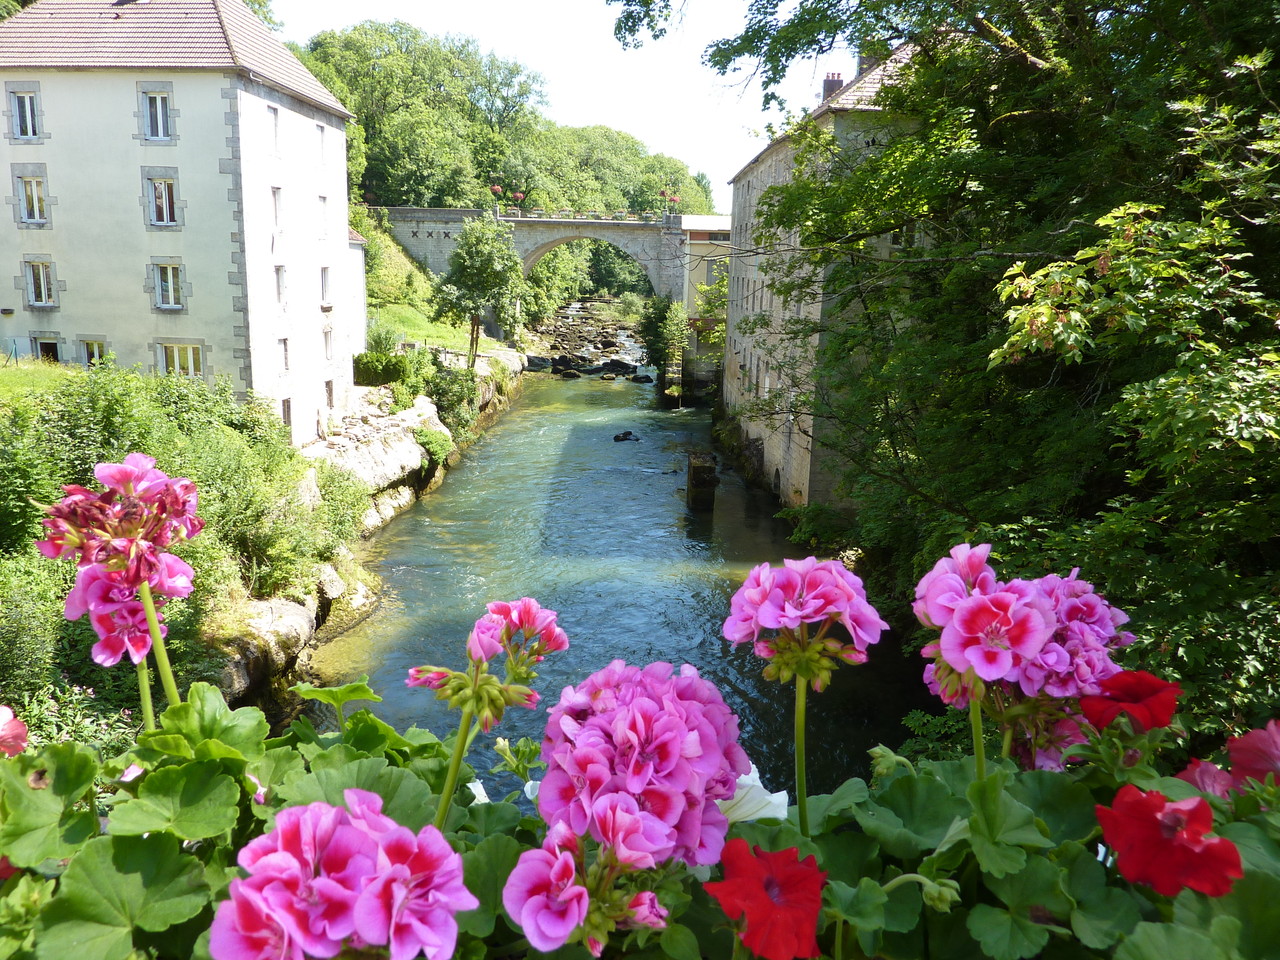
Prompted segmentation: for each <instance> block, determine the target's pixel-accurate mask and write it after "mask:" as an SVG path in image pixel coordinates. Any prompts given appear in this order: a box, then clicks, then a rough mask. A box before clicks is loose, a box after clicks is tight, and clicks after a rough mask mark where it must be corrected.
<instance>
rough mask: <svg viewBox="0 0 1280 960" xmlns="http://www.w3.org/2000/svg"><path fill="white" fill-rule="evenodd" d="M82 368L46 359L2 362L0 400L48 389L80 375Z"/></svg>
mask: <svg viewBox="0 0 1280 960" xmlns="http://www.w3.org/2000/svg"><path fill="white" fill-rule="evenodd" d="M80 373H82V371H81V370H79V369H78V368H75V367H64V366H61V365H59V364H56V363H48V362H46V361H44V360H32V359H30V358H23V359H21V360H17V361H13V360H11V361H9V362H8V363H3V364H0V401H4V400H8V399H9V398H10V397H16V396H20V395H22V394H24V393H30V392H31V391H33V390H46V389H48V388H50V387H52V386H54V385H55V384H56V383H58V382H59V381H61V380H64V379H66V378H67V377H74V376H79V375H80Z"/></svg>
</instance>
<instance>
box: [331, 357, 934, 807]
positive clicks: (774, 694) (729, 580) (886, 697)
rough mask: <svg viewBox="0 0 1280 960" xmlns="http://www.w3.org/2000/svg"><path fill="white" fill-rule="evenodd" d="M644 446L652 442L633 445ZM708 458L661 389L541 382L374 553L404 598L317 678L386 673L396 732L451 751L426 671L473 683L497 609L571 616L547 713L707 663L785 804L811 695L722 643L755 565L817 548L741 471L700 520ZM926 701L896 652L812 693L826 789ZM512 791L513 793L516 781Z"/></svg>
mask: <svg viewBox="0 0 1280 960" xmlns="http://www.w3.org/2000/svg"><path fill="white" fill-rule="evenodd" d="M626 430H630V431H632V433H634V434H635V435H637V436H639V438H640V440H639V441H638V442H615V441H614V439H613V437H614V435H615V434H619V433H622V432H623V431H626ZM709 448H710V421H709V418H708V415H707V413H706V411H704V410H693V409H686V410H659V409H657V408H655V406H654V390H653V387H652V386H645V385H641V384H633V383H630V382H627V381H621V380H619V381H614V382H607V381H601V380H598V379H588V378H583V379H580V380H575V381H562V380H560V379H558V378H552V377H550V376H549V375H541V374H538V375H528V376H526V377H525V389H524V393H523V395H522V396H521V398H520V399H519V400H518V401H517V402H516V403H515V404H514V406H513V407H512V409H511V410H510V411H508V412H507V413H506V414H505V415H504V417H503V419H502V420H501V421H500V422H499V423H498V424H497V425H496V426H494V427H493V428H491V429H490V431H489V432H488V433H487V434H486V435H485V436H484V438H483V439H481V440H480V441H479V442H478V443H476V444H475V445H474V446H473V447H471V448H470V449H469V450H468V451H467V453H466V457H465V458H464V460H463V461H462V462H461V463H460V464H459V465H458V466H457V467H456V468H455V469H454V470H452V471H451V472H450V473H449V475H448V477H447V478H446V480H445V482H444V484H443V486H441V487H440V489H439V490H437V491H436V492H435V493H434V494H432V495H431V496H429V497H427V498H426V499H425V500H422V501H420V502H419V503H418V504H416V505H415V506H414V507H412V508H411V509H410V510H408V511H406V512H405V513H403V514H402V515H400V516H399V517H397V518H396V519H395V520H393V521H392V522H391V523H390V524H388V525H387V526H386V527H385V528H383V529H382V530H381V531H380V532H379V533H378V534H377V535H376V536H375V537H374V538H373V539H371V540H370V541H369V543H368V545H367V550H366V553H365V555H364V557H363V559H364V560H365V562H366V563H369V564H371V565H372V566H373V567H374V568H375V569H376V570H377V571H378V572H379V574H380V575H381V576H382V577H383V578H384V581H385V585H386V588H387V595H386V597H385V598H384V600H383V602H382V604H381V606H380V607H379V609H378V610H377V612H376V613H375V614H373V615H372V616H371V617H370V618H368V619H367V620H365V621H364V622H363V623H361V624H359V625H358V626H357V627H355V628H354V629H352V630H351V631H349V632H347V633H345V634H344V635H343V636H342V637H340V638H338V639H337V640H335V641H333V642H332V643H330V644H328V645H327V646H325V647H323V648H321V650H320V651H319V652H318V656H317V659H316V668H317V670H318V672H319V673H320V674H321V675H322V677H323V678H324V679H325V680H327V681H329V682H341V681H345V680H349V679H353V678H355V677H358V676H360V675H361V674H365V673H367V674H369V675H370V681H369V682H370V685H371V686H372V687H373V688H374V690H375V691H377V692H378V693H379V694H380V695H381V696H382V697H383V698H384V699H383V701H382V702H381V703H379V704H376V705H375V706H374V707H373V709H374V711H375V712H376V713H377V714H378V715H379V716H381V717H382V718H383V719H384V720H386V721H387V722H389V723H391V724H392V725H393V726H397V727H406V726H409V725H410V724H417V725H418V726H423V727H427V728H428V729H430V730H432V731H433V732H435V733H437V734H438V735H442V736H443V735H444V734H445V733H447V732H448V731H449V730H451V729H452V728H453V726H454V725H455V724H456V722H457V714H456V713H453V712H449V711H447V710H446V709H445V708H444V706H443V704H441V703H439V702H438V701H436V700H435V699H434V694H433V693H432V691H430V690H426V689H413V688H409V687H406V686H405V685H404V679H405V676H406V674H407V671H408V670H409V668H410V667H413V666H416V665H419V664H425V663H431V664H437V665H442V666H448V667H453V668H458V669H460V668H461V667H462V666H463V663H464V657H465V654H464V649H463V647H464V643H465V640H466V636H467V633H468V631H469V630H470V627H471V625H472V624H473V623H474V622H475V620H476V618H477V617H479V616H481V615H482V614H483V613H484V612H485V604H486V603H488V602H489V601H492V600H515V599H518V598H520V597H522V596H529V597H533V598H535V599H536V600H538V601H539V602H540V603H541V604H542V605H543V606H545V607H550V608H551V609H553V610H556V611H558V613H559V622H560V625H561V626H562V627H563V628H564V630H565V631H566V633H567V634H568V636H569V643H570V648H569V650H567V651H565V652H563V653H557V654H552V655H550V656H548V657H547V658H546V659H545V660H544V661H543V662H542V664H540V667H541V668H542V669H541V670H540V671H539V672H540V675H541V676H540V679H539V680H538V682H537V687H538V689H539V692H540V693H541V694H542V696H543V698H544V703H543V705H542V706H543V707H546V706H550V705H551V704H553V703H555V702H556V701H557V700H558V699H559V693H560V690H561V689H562V688H563V687H564V686H565V685H566V684H571V683H576V682H578V681H579V680H581V679H582V678H583V677H585V676H586V675H587V674H588V673H589V672H591V671H593V670H596V669H599V668H600V667H603V666H605V665H606V664H607V663H609V661H611V660H613V659H615V658H621V659H623V660H626V661H627V662H628V663H634V664H640V665H643V664H646V663H649V662H651V661H654V660H667V661H671V662H673V663H676V664H680V663H691V664H693V665H694V666H696V667H697V668H698V669H699V671H700V672H701V673H702V675H703V676H704V677H707V678H708V679H710V680H712V681H713V682H715V683H716V684H717V685H718V686H719V687H720V690H721V692H722V694H723V695H724V697H725V699H726V701H728V703H729V704H730V706H731V707H733V709H734V710H735V711H736V712H737V713H738V715H739V718H740V721H741V725H742V732H743V742H744V746H745V747H746V749H747V752H748V754H749V755H750V756H751V757H752V759H753V760H755V761H756V763H757V764H758V765H759V767H760V768H761V771H762V774H763V776H764V779H765V782H766V784H767V785H768V786H770V787H771V788H772V789H775V790H778V789H786V788H787V787H788V786H789V785H790V782H791V770H792V763H793V760H792V750H791V741H792V730H791V723H792V719H791V717H792V703H793V697H794V691H793V689H792V688H790V687H788V688H786V689H782V688H780V687H779V686H778V685H777V684H775V683H769V682H767V681H765V680H763V679H762V678H761V677H760V667H761V665H762V664H763V661H761V660H759V659H758V658H757V657H755V656H754V655H753V654H752V653H751V651H750V649H749V647H748V646H747V645H743V646H742V647H740V648H739V649H737V650H734V649H733V648H732V647H731V646H730V644H729V643H728V642H727V641H725V640H724V639H723V638H722V637H721V636H720V627H721V625H722V624H723V622H724V618H725V617H726V616H727V615H728V610H729V598H730V596H732V594H733V591H734V590H735V589H736V588H737V586H738V585H739V584H740V583H741V582H742V579H743V578H744V577H745V576H746V574H747V572H748V571H749V570H750V569H751V567H753V566H754V565H756V564H757V563H761V562H764V561H769V562H772V563H775V564H776V563H779V562H781V559H782V558H783V557H788V556H789V557H799V556H804V555H806V552H807V551H805V550H804V549H803V548H802V547H798V546H796V545H795V544H791V543H789V542H788V541H787V533H788V530H789V527H788V525H787V524H785V523H784V522H782V521H779V520H777V519H774V517H773V514H774V512H775V511H776V510H777V505H776V502H775V501H773V500H772V498H771V497H769V496H768V495H767V494H765V493H763V492H761V491H757V490H753V489H749V488H747V487H746V486H745V485H744V484H743V483H742V482H741V480H740V479H739V478H738V476H737V475H736V474H734V473H732V472H726V473H724V474H722V478H721V484H720V486H719V488H718V490H717V495H716V503H715V509H714V511H713V512H710V513H707V514H695V513H692V512H691V511H689V510H688V509H687V508H686V506H685V479H686V472H685V468H686V455H687V453H688V451H690V450H706V449H709ZM872 600H873V602H874V598H872ZM921 691H922V685H921V684H920V681H919V667H918V664H917V663H916V662H915V661H908V660H906V659H904V657H903V656H902V655H901V654H900V653H899V652H898V651H897V649H896V644H894V643H892V641H889V640H886V641H885V642H882V643H881V644H880V647H879V648H873V649H872V664H870V665H868V666H864V667H859V668H856V669H852V668H845V669H843V670H841V671H839V672H838V673H837V676H836V682H835V683H833V685H832V686H831V687H830V688H828V689H827V690H826V691H824V692H823V693H822V694H820V695H811V696H810V697H809V704H810V718H809V735H808V742H809V757H810V759H809V783H810V792H813V793H818V792H825V791H829V790H831V789H832V788H834V786H835V785H836V784H838V783H839V782H840V781H841V780H843V779H845V778H846V777H848V776H851V775H865V772H866V751H867V750H868V749H869V748H870V747H872V746H874V745H875V744H876V743H878V742H885V743H889V744H891V745H895V746H896V745H897V743H898V742H900V741H901V739H902V738H903V736H904V735H905V733H904V731H903V730H902V728H901V727H900V726H899V725H898V723H897V720H898V718H899V717H901V716H902V714H904V713H905V712H906V710H907V709H909V707H910V706H911V705H912V704H913V703H915V702H917V701H918V700H919V697H920V693H921ZM908 700H910V701H911V702H908ZM544 721H545V711H544V710H543V709H539V710H537V711H526V710H523V709H519V708H517V709H513V710H509V711H508V712H507V715H506V717H505V718H504V719H503V721H502V723H501V724H499V725H498V727H496V728H495V730H494V731H493V734H492V735H491V736H485V735H483V734H481V735H480V737H479V738H478V739H477V741H476V749H475V750H474V751H473V753H472V756H471V762H472V763H473V765H474V766H475V767H476V769H477V771H479V772H480V774H481V776H482V779H484V778H485V777H486V774H487V771H488V769H489V767H491V766H492V765H493V763H495V762H496V759H497V758H496V756H494V755H493V754H492V751H491V749H490V746H489V744H490V743H491V742H492V736H498V735H500V736H505V737H509V738H511V739H512V740H515V739H517V738H518V737H521V736H528V737H531V738H533V739H534V740H535V741H537V740H540V739H541V736H542V727H543V723H544ZM496 786H497V792H498V793H499V795H500V794H502V793H505V792H506V791H507V790H509V789H512V788H513V787H514V786H515V785H514V783H513V782H503V783H500V784H497V785H496ZM491 792H493V791H492V790H491Z"/></svg>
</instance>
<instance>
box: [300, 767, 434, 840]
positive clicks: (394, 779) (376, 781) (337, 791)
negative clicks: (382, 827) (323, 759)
mask: <svg viewBox="0 0 1280 960" xmlns="http://www.w3.org/2000/svg"><path fill="white" fill-rule="evenodd" d="M353 787H354V788H357V789H360V790H368V791H370V792H371V793H376V794H377V795H378V796H380V797H382V812H383V813H384V814H386V815H387V816H388V817H390V818H391V819H392V820H394V821H396V823H398V824H400V825H401V826H405V827H408V828H409V829H410V830H412V831H414V832H415V833H416V832H417V831H418V830H420V829H422V828H423V827H424V826H426V825H427V824H428V823H430V822H431V818H432V817H433V816H434V814H435V809H436V797H435V795H434V794H432V792H431V788H430V787H428V786H427V785H426V784H425V783H423V782H422V781H421V780H419V779H418V778H417V777H415V776H414V775H413V774H412V773H411V772H410V771H408V770H406V769H404V768H402V767H391V766H388V765H387V761H386V760H385V759H383V758H382V757H364V758H362V759H359V760H355V761H353V762H351V763H346V764H343V765H342V766H339V767H322V768H320V769H313V770H312V771H311V773H309V774H307V775H306V776H303V777H298V778H297V779H295V780H291V781H289V782H287V783H283V784H281V785H280V787H279V789H278V791H277V794H278V795H279V796H280V798H281V799H283V800H286V801H288V802H289V803H290V804H300V803H316V802H317V801H323V802H325V803H328V804H331V805H332V806H335V807H342V806H345V805H346V801H345V799H344V798H343V796H342V792H343V791H344V790H349V789H351V788H353Z"/></svg>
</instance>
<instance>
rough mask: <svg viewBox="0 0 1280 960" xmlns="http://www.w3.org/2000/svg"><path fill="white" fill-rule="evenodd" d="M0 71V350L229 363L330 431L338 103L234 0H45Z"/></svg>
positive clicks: (341, 206) (346, 287)
mask: <svg viewBox="0 0 1280 960" xmlns="http://www.w3.org/2000/svg"><path fill="white" fill-rule="evenodd" d="M0 80H2V81H3V83H4V92H5V100H4V117H3V124H4V138H3V142H2V143H0V170H3V171H5V172H6V173H7V175H8V180H7V185H6V187H7V188H6V189H5V191H4V193H5V203H6V204H7V205H8V206H9V208H10V216H11V218H12V222H11V224H10V226H8V227H7V228H5V227H4V226H3V224H0V238H2V239H0V265H3V268H0V275H5V274H7V275H9V276H11V277H12V282H11V283H9V282H5V283H2V284H0V288H3V289H0V352H3V353H5V354H7V355H10V356H19V357H21V356H40V357H44V358H46V359H49V360H55V361H58V362H61V363H77V364H86V363H89V362H91V361H92V360H94V359H96V358H98V357H101V356H104V355H106V354H107V353H113V354H115V356H116V359H117V362H118V363H120V364H121V365H123V366H131V365H134V364H138V365H141V367H142V368H143V369H144V370H148V371H154V372H165V373H175V374H186V375H190V376H200V377H204V378H206V379H210V380H211V379H212V378H213V377H215V376H219V375H226V376H228V377H230V378H231V380H232V382H233V384H234V385H235V387H236V389H237V390H238V391H241V392H245V391H249V390H252V391H254V392H255V393H256V394H258V395H259V396H263V397H268V398H270V399H271V400H272V401H273V403H274V405H275V407H276V409H277V410H278V411H279V413H280V415H281V417H282V418H283V419H284V420H285V422H286V423H288V424H289V425H290V427H291V430H292V435H293V440H294V442H295V443H303V442H305V441H307V440H309V439H312V438H314V437H315V436H316V435H317V433H322V432H324V430H325V429H326V427H327V425H328V423H329V420H330V417H331V416H332V415H333V414H332V411H334V410H335V409H338V410H340V409H342V408H344V407H345V406H346V401H347V397H348V394H349V392H350V390H351V357H352V354H353V353H356V352H359V351H360V350H362V349H363V347H364V329H365V286H364V268H363V249H362V245H361V243H360V241H359V237H358V235H354V234H352V233H351V232H350V231H349V229H348V226H347V202H346V198H347V175H346V132H345V131H346V121H347V120H348V119H349V118H350V117H351V114H350V113H349V112H348V111H347V110H346V109H345V108H344V107H343V106H342V104H341V103H339V102H338V101H337V100H336V99H335V98H334V96H333V95H332V94H331V93H329V91H328V90H326V89H325V88H324V86H323V85H321V84H320V82H319V81H317V80H316V79H315V78H314V77H313V76H312V75H311V74H310V73H309V72H308V71H307V70H306V68H305V67H303V66H302V64H301V63H299V62H298V60H297V59H296V58H295V57H294V56H293V55H292V54H291V53H289V51H288V50H287V49H286V48H285V47H284V46H283V45H282V44H281V43H280V42H279V41H278V40H276V38H275V37H273V36H272V35H271V32H270V30H269V29H268V28H267V27H266V26H265V25H264V24H263V23H262V22H261V21H260V20H258V18H257V17H255V16H254V15H253V14H252V13H251V12H250V11H249V10H248V9H247V8H246V7H245V6H244V5H243V3H241V2H240V0H39V2H38V3H36V4H34V5H33V6H31V7H28V8H26V9H25V10H22V11H20V12H19V13H17V14H15V15H13V16H12V17H10V18H9V19H7V20H5V21H2V22H0ZM5 220H6V221H8V220H9V218H5ZM6 290H7V292H5V291H6Z"/></svg>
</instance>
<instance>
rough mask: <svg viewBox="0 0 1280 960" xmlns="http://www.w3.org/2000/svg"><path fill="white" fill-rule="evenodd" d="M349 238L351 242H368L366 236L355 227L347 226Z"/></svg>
mask: <svg viewBox="0 0 1280 960" xmlns="http://www.w3.org/2000/svg"><path fill="white" fill-rule="evenodd" d="M347 240H348V242H350V243H368V242H369V241H368V240H367V239H366V238H365V236H364V235H363V234H362V233H361V232H360V231H359V230H357V229H356V228H355V227H347Z"/></svg>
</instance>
